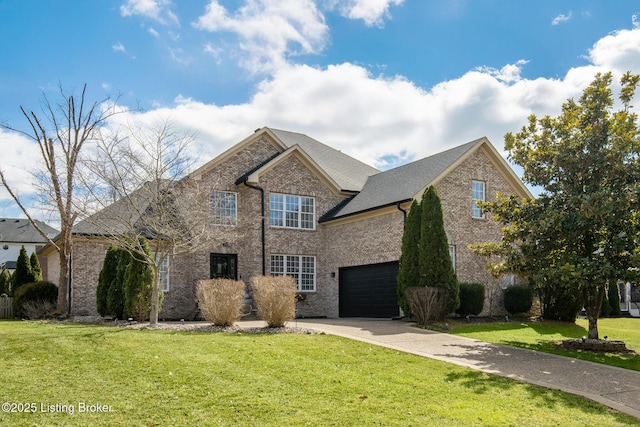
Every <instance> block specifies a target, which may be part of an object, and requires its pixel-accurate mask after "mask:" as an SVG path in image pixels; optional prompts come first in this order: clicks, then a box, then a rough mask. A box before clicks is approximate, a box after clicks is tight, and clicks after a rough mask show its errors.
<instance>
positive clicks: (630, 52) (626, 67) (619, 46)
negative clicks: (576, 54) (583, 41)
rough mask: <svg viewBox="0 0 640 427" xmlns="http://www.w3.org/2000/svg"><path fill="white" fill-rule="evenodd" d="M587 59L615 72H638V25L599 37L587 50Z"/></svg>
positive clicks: (639, 40)
mask: <svg viewBox="0 0 640 427" xmlns="http://www.w3.org/2000/svg"><path fill="white" fill-rule="evenodd" d="M589 59H590V61H591V62H592V63H593V64H594V65H596V66H598V67H602V68H604V69H609V70H611V71H615V72H617V73H624V72H625V71H632V72H633V71H634V70H635V72H636V73H638V72H640V71H638V70H640V27H638V26H634V28H633V29H632V30H620V31H616V32H613V33H611V34H609V35H607V36H605V37H603V38H601V39H600V40H598V41H597V42H596V43H595V44H594V45H593V47H592V48H591V49H590V50H589Z"/></svg>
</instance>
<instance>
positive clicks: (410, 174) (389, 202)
mask: <svg viewBox="0 0 640 427" xmlns="http://www.w3.org/2000/svg"><path fill="white" fill-rule="evenodd" d="M485 143H486V144H489V142H488V140H487V139H486V138H479V139H476V140H474V141H471V142H468V143H466V144H463V145H459V146H457V147H454V148H451V149H449V150H446V151H443V152H441V153H438V154H434V155H433V156H430V157H425V158H424V159H421V160H417V161H415V162H412V163H408V164H406V165H403V166H399V167H397V168H394V169H390V170H388V171H385V172H381V173H379V174H377V175H372V176H370V177H369V178H368V179H367V182H366V183H365V185H364V187H363V188H362V191H361V192H360V193H358V194H357V195H356V196H354V197H353V198H351V199H349V201H348V202H346V203H342V204H341V205H338V206H336V208H334V209H333V210H332V211H330V212H328V213H327V214H325V215H324V216H323V217H322V218H320V222H327V221H331V220H334V219H338V218H342V217H347V216H351V215H355V214H358V213H363V212H367V211H371V210H374V209H379V208H382V207H386V206H393V205H396V204H398V203H403V202H408V201H411V200H412V199H413V198H414V197H416V195H418V193H420V191H422V190H423V189H424V188H425V187H426V186H428V185H430V184H432V183H433V182H434V181H435V180H436V179H438V177H440V176H441V175H442V174H443V173H445V172H446V171H447V169H449V168H450V167H452V166H453V165H454V164H456V163H457V162H458V161H459V160H461V159H462V158H463V157H465V156H466V155H467V154H468V153H470V152H471V151H473V150H474V149H476V148H478V147H479V146H481V145H483V144H485Z"/></svg>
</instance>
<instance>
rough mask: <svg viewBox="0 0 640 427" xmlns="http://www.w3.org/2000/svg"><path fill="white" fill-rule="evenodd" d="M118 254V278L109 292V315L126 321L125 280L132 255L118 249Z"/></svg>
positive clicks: (112, 283) (110, 286)
mask: <svg viewBox="0 0 640 427" xmlns="http://www.w3.org/2000/svg"><path fill="white" fill-rule="evenodd" d="M118 252H119V255H118V267H117V268H116V277H115V280H113V281H112V282H111V284H110V285H109V290H108V291H107V313H109V314H113V315H114V316H116V318H117V319H124V278H125V275H126V272H127V268H128V267H129V262H131V255H130V254H129V252H127V251H125V250H124V249H118Z"/></svg>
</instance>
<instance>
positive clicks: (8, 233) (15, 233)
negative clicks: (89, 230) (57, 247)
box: [0, 218, 58, 279]
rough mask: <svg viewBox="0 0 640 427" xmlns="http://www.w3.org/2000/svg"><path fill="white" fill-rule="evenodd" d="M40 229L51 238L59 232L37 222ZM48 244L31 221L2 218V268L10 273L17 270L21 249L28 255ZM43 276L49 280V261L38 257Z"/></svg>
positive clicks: (0, 253) (0, 254)
mask: <svg viewBox="0 0 640 427" xmlns="http://www.w3.org/2000/svg"><path fill="white" fill-rule="evenodd" d="M35 222H36V223H37V224H38V227H40V229H41V230H42V231H44V232H45V233H46V234H47V235H48V236H49V237H51V238H53V237H54V236H55V235H56V234H58V231H57V230H56V229H55V228H52V227H50V226H48V225H47V224H45V223H44V222H42V221H38V220H35ZM46 244H47V239H45V238H44V237H43V236H42V235H41V234H40V233H39V232H38V230H36V228H35V227H34V226H33V224H32V223H31V221H29V220H28V219H22V218H0V268H2V267H4V268H6V269H7V270H9V271H10V272H13V270H15V268H16V261H17V260H18V255H20V248H22V246H24V248H25V250H26V251H27V255H31V254H32V253H34V252H37V251H38V250H39V249H40V248H41V247H43V246H44V245H46ZM38 261H40V267H41V268H42V276H43V277H44V278H45V279H46V278H47V260H46V258H45V257H41V256H39V257H38Z"/></svg>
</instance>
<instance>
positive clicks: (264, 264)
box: [242, 181, 267, 276]
mask: <svg viewBox="0 0 640 427" xmlns="http://www.w3.org/2000/svg"><path fill="white" fill-rule="evenodd" d="M242 183H243V184H244V185H246V186H247V187H249V188H253V189H254V190H258V191H260V207H261V209H262V215H261V216H262V275H263V276H265V275H266V274H267V268H266V250H265V242H264V237H265V224H264V189H263V188H262V187H258V186H257V185H252V184H249V183H248V182H247V181H243V182H242Z"/></svg>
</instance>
